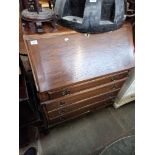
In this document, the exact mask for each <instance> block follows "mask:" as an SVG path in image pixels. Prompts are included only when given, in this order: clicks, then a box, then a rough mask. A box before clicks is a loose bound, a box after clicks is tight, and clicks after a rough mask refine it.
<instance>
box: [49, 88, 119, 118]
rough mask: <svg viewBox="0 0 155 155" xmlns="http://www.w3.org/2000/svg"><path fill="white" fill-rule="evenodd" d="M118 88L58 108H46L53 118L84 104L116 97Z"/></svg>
mask: <svg viewBox="0 0 155 155" xmlns="http://www.w3.org/2000/svg"><path fill="white" fill-rule="evenodd" d="M119 90H120V89H117V90H115V91H113V92H110V93H106V94H101V95H97V96H94V97H90V98H88V99H85V100H82V101H79V102H76V103H73V104H70V105H67V106H62V107H60V108H59V109H55V110H52V109H47V111H48V116H49V117H53V118H54V117H57V116H59V115H64V114H65V113H68V112H71V111H74V110H77V109H80V108H82V107H84V106H87V105H90V104H93V103H95V102H100V101H103V100H105V99H108V98H110V97H116V96H117V94H118V91H119Z"/></svg>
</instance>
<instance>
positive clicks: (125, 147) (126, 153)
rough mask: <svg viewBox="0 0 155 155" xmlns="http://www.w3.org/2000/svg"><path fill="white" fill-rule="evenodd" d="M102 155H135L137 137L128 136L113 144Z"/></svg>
mask: <svg viewBox="0 0 155 155" xmlns="http://www.w3.org/2000/svg"><path fill="white" fill-rule="evenodd" d="M100 155H135V136H134V135H133V136H128V137H125V138H122V139H120V140H118V141H116V142H114V143H112V144H111V145H109V146H108V147H106V148H105V149H104V150H103V151H102V152H101V154H100Z"/></svg>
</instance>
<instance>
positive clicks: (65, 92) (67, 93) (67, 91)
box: [62, 89, 70, 96]
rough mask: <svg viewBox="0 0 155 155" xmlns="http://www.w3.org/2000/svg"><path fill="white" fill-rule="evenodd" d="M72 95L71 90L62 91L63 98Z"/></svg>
mask: <svg viewBox="0 0 155 155" xmlns="http://www.w3.org/2000/svg"><path fill="white" fill-rule="evenodd" d="M69 94H70V90H69V89H64V90H63V91H62V96H66V95H69Z"/></svg>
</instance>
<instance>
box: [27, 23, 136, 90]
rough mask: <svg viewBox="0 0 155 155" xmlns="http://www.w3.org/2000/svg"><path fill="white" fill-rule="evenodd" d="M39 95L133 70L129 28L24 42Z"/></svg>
mask: <svg viewBox="0 0 155 155" xmlns="http://www.w3.org/2000/svg"><path fill="white" fill-rule="evenodd" d="M26 44H27V49H28V54H29V58H30V62H31V66H32V69H33V74H34V77H35V80H36V84H37V86H38V91H39V92H44V91H48V90H52V89H55V88H58V87H61V86H65V85H68V84H72V83H75V82H79V81H83V80H88V79H91V78H95V77H99V76H103V75H106V74H109V73H113V72H117V71H120V70H125V69H129V68H132V67H134V46H133V39H132V28H131V25H130V24H124V25H123V26H122V28H120V29H119V30H116V31H113V32H108V33H102V34H91V35H85V34H81V33H76V32H75V33H66V34H65V33H62V34H61V35H60V34H59V35H51V36H48V37H43V38H42V37H40V38H38V37H37V39H32V40H31V39H30V40H27V41H26Z"/></svg>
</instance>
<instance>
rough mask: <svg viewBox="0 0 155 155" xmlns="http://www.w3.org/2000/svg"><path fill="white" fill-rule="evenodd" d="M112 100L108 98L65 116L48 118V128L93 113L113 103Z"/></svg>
mask: <svg viewBox="0 0 155 155" xmlns="http://www.w3.org/2000/svg"><path fill="white" fill-rule="evenodd" d="M113 100H114V98H110V99H107V100H103V101H100V102H95V103H93V104H91V105H88V106H85V107H82V108H80V109H77V110H75V111H72V112H70V113H66V114H65V115H61V116H59V117H56V118H51V117H49V118H48V123H49V125H50V126H54V125H56V124H59V123H63V122H65V121H68V120H71V119H74V118H77V117H80V116H82V115H84V114H87V113H89V112H92V111H95V110H97V109H101V108H104V107H106V106H108V105H111V104H112V103H113Z"/></svg>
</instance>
